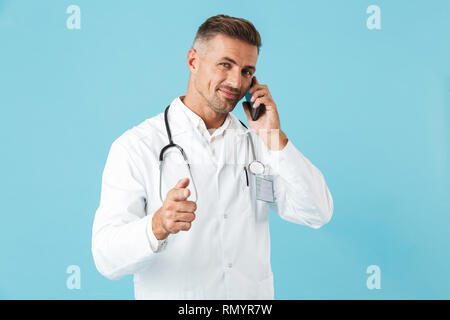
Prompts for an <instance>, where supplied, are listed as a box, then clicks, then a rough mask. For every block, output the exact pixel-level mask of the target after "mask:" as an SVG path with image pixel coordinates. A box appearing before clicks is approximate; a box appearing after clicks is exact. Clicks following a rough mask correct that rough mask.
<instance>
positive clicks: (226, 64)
mask: <svg viewBox="0 0 450 320" xmlns="http://www.w3.org/2000/svg"><path fill="white" fill-rule="evenodd" d="M221 65H223V66H224V67H228V66H229V65H230V64H229V63H226V62H222V63H221Z"/></svg>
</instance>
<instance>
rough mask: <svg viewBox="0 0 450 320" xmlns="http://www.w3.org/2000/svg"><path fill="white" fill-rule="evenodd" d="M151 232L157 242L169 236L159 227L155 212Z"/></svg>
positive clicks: (157, 216)
mask: <svg viewBox="0 0 450 320" xmlns="http://www.w3.org/2000/svg"><path fill="white" fill-rule="evenodd" d="M152 232H153V234H154V235H155V237H156V239H157V240H164V239H166V238H167V237H168V236H169V233H168V232H166V231H165V230H164V229H163V228H162V226H161V223H160V219H159V215H158V212H156V213H155V214H154V215H153V217H152Z"/></svg>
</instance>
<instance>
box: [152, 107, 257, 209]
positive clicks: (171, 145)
mask: <svg viewBox="0 0 450 320" xmlns="http://www.w3.org/2000/svg"><path fill="white" fill-rule="evenodd" d="M169 108H170V105H168V106H167V108H166V110H165V111H164V124H165V127H166V132H167V137H168V138H169V144H168V145H166V146H165V147H163V148H162V149H161V152H160V153H159V198H160V200H161V202H164V200H163V198H162V194H161V192H162V169H163V163H164V152H166V150H168V149H170V148H176V149H178V150H179V151H180V153H181V155H182V156H183V159H184V162H185V164H186V166H187V168H188V171H189V176H190V181H191V182H192V186H193V188H194V191H195V198H196V199H195V201H194V202H196V201H197V198H198V196H197V188H196V186H195V182H194V179H193V178H192V172H191V166H190V165H189V161H188V159H187V157H186V153H185V152H184V150H183V148H182V147H180V146H179V145H177V144H176V143H174V142H173V140H172V133H171V131H170V126H169V120H168V116H167V114H168V113H169ZM239 122H240V123H241V124H242V125H243V126H244V127H245V128H246V129H248V128H247V126H246V125H245V124H244V123H243V122H242V121H241V120H239ZM247 141H248V142H249V143H250V149H251V150H252V156H253V161H251V162H250V163H249V164H248V166H247V167H244V170H245V174H246V175H247V170H248V171H249V172H250V173H252V174H254V175H262V174H264V173H265V166H264V164H263V163H262V162H261V161H258V160H256V156H255V147H254V145H253V140H252V138H251V137H250V131H248V132H247ZM248 185H249V184H248V176H247V186H248Z"/></svg>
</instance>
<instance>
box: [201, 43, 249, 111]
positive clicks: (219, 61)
mask: <svg viewBox="0 0 450 320" xmlns="http://www.w3.org/2000/svg"><path fill="white" fill-rule="evenodd" d="M201 51H202V53H201V54H200V55H199V57H198V58H199V63H198V69H197V70H196V72H195V73H193V74H192V76H193V80H194V86H195V89H196V90H197V92H198V93H199V94H200V95H201V96H202V97H203V98H204V99H205V100H206V101H207V102H208V104H209V106H210V108H211V109H213V110H214V111H215V112H217V113H223V114H226V113H228V112H231V111H232V110H233V109H234V107H235V106H236V104H237V103H238V102H239V100H241V99H242V97H243V96H244V95H245V93H246V92H247V90H248V89H249V87H250V84H251V80H252V77H253V74H254V73H255V70H256V69H255V66H256V60H257V58H258V49H257V47H256V46H254V45H251V44H248V43H245V42H243V41H240V40H236V39H232V38H230V37H227V36H223V35H217V36H215V37H214V38H212V39H211V40H210V41H208V42H207V43H206V45H205V46H204V48H203V50H201Z"/></svg>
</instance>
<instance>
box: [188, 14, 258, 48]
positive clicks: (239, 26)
mask: <svg viewBox="0 0 450 320" xmlns="http://www.w3.org/2000/svg"><path fill="white" fill-rule="evenodd" d="M218 34H222V35H225V36H228V37H230V38H233V39H238V40H241V41H244V42H246V43H248V44H252V45H254V46H256V47H257V48H258V54H259V48H260V47H261V36H260V35H259V32H258V30H256V28H255V26H254V25H253V24H252V23H251V22H250V21H248V20H245V19H242V18H235V17H230V16H227V15H224V14H219V15H216V16H213V17H210V18H208V19H207V20H206V21H205V22H203V24H202V25H201V26H200V27H199V28H198V31H197V34H196V35H195V39H194V43H193V44H192V48H194V49H197V48H198V44H199V42H207V41H209V40H211V39H212V38H214V37H215V36H216V35H218Z"/></svg>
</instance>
